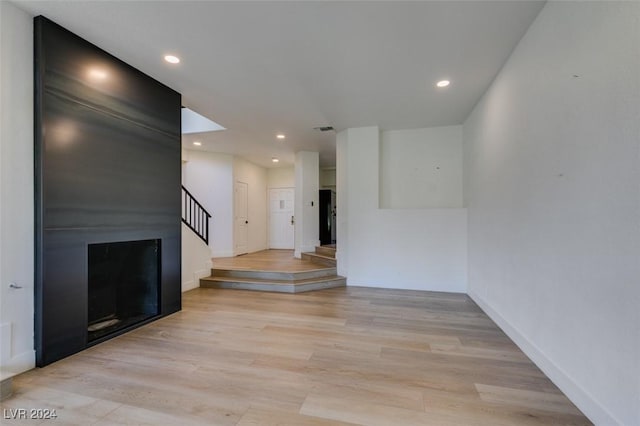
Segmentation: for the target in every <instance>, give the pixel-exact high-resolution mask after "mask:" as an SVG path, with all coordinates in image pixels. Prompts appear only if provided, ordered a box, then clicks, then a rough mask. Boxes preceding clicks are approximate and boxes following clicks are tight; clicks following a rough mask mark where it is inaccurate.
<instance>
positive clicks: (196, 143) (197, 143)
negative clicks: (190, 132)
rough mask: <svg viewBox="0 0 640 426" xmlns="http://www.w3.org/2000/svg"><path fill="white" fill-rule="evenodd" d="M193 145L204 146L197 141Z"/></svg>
mask: <svg viewBox="0 0 640 426" xmlns="http://www.w3.org/2000/svg"><path fill="white" fill-rule="evenodd" d="M193 144H194V145H195V146H200V145H202V142H198V141H195V142H194V143H193Z"/></svg>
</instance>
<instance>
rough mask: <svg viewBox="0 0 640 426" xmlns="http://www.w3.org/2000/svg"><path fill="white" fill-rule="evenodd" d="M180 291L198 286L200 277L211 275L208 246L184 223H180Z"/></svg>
mask: <svg viewBox="0 0 640 426" xmlns="http://www.w3.org/2000/svg"><path fill="white" fill-rule="evenodd" d="M181 255H182V263H181V265H182V291H183V292H184V291H188V290H191V289H194V288H196V287H200V278H203V277H208V276H209V275H211V267H212V262H211V250H210V248H209V247H208V246H207V245H206V244H205V243H204V241H202V240H201V239H200V237H198V236H197V235H196V233H195V232H193V231H192V230H191V229H189V228H188V227H187V225H185V224H184V223H183V224H182V251H181Z"/></svg>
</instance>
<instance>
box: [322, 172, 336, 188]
mask: <svg viewBox="0 0 640 426" xmlns="http://www.w3.org/2000/svg"><path fill="white" fill-rule="evenodd" d="M320 189H333V190H334V191H335V190H336V168H335V167H330V168H323V169H320Z"/></svg>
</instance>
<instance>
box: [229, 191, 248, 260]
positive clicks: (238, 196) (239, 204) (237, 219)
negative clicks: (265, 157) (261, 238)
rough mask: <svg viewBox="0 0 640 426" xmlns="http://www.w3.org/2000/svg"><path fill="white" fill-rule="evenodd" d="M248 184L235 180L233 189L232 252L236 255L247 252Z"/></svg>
mask: <svg viewBox="0 0 640 426" xmlns="http://www.w3.org/2000/svg"><path fill="white" fill-rule="evenodd" d="M248 210H249V185H248V184H246V183H245V182H236V183H235V185H234V191H233V215H234V228H235V232H234V241H235V244H234V248H235V250H234V252H235V255H236V256H238V255H240V254H246V253H248V252H249V211H248Z"/></svg>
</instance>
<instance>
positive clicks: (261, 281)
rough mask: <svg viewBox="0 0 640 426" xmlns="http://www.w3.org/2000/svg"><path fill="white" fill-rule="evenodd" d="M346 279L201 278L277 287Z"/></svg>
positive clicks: (331, 277)
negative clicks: (275, 285) (274, 285)
mask: <svg viewBox="0 0 640 426" xmlns="http://www.w3.org/2000/svg"><path fill="white" fill-rule="evenodd" d="M339 279H344V277H341V276H339V275H332V276H327V277H320V278H307V279H302V280H270V279H264V278H239V277H216V276H210V277H205V278H201V279H200V280H201V281H215V282H240V283H256V284H277V285H303V284H311V283H319V282H325V281H334V280H339Z"/></svg>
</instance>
